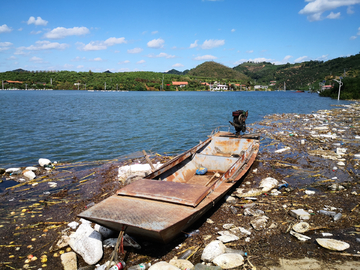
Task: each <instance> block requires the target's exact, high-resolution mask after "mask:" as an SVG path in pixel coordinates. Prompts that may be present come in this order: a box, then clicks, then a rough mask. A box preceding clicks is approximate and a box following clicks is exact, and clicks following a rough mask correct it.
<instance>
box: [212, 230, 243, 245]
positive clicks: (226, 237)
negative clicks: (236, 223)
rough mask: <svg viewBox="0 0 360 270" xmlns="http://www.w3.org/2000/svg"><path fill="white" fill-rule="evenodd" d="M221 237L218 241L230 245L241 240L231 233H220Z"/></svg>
mask: <svg viewBox="0 0 360 270" xmlns="http://www.w3.org/2000/svg"><path fill="white" fill-rule="evenodd" d="M218 233H219V234H220V235H221V236H218V237H217V239H218V240H220V241H221V242H223V243H228V242H232V241H237V240H239V239H240V238H239V237H238V236H236V235H235V234H232V233H230V232H229V231H220V232H218Z"/></svg>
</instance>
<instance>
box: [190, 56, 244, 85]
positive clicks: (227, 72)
mask: <svg viewBox="0 0 360 270" xmlns="http://www.w3.org/2000/svg"><path fill="white" fill-rule="evenodd" d="M188 75H189V76H196V77H198V78H206V79H208V80H214V79H215V80H218V81H223V82H225V81H229V80H231V81H232V82H234V81H236V82H242V83H245V81H249V77H248V76H246V75H244V74H243V73H241V72H238V71H237V70H234V69H232V68H229V67H226V66H224V65H222V64H219V63H216V62H213V61H209V62H204V63H202V64H200V65H198V66H197V67H196V68H193V69H191V70H190V71H189V73H188ZM206 79H205V80H206Z"/></svg>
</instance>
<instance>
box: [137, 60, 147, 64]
mask: <svg viewBox="0 0 360 270" xmlns="http://www.w3.org/2000/svg"><path fill="white" fill-rule="evenodd" d="M145 62H146V61H145V60H140V61H137V62H136V64H144V63H145Z"/></svg>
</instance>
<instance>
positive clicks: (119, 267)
mask: <svg viewBox="0 0 360 270" xmlns="http://www.w3.org/2000/svg"><path fill="white" fill-rule="evenodd" d="M125 266H126V263H125V262H123V261H121V262H118V263H117V264H116V265H114V266H112V267H111V268H110V269H109V270H122V269H124V268H125Z"/></svg>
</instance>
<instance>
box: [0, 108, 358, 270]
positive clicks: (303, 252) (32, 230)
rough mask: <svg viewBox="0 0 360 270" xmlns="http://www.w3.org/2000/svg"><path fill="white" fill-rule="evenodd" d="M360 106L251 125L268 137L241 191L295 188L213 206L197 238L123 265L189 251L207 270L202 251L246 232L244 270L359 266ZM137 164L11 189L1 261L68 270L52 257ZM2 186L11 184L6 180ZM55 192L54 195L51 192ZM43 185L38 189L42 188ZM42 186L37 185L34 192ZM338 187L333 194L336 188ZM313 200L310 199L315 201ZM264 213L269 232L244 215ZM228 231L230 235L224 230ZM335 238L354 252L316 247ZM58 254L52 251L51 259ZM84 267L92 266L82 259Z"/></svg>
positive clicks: (69, 168) (64, 174) (80, 169)
mask: <svg viewBox="0 0 360 270" xmlns="http://www.w3.org/2000/svg"><path fill="white" fill-rule="evenodd" d="M359 115H360V106H359V105H358V104H353V105H351V106H342V107H337V108H334V109H333V110H331V111H318V112H316V113H314V114H309V115H296V114H286V115H271V116H268V117H266V118H265V119H264V120H263V121H261V122H259V123H256V124H253V125H250V126H249V129H250V131H251V132H260V133H261V134H262V140H261V148H260V152H259V155H258V157H257V160H256V162H255V163H254V164H253V166H252V167H251V169H250V170H249V172H248V173H247V174H246V176H245V177H244V178H243V179H242V183H239V186H238V187H237V188H255V187H258V185H259V183H260V181H261V180H262V179H264V178H266V177H273V178H275V179H277V180H279V182H281V183H283V181H286V183H288V187H283V188H281V189H279V192H281V193H279V194H277V195H274V194H275V193H271V192H268V193H266V194H262V195H259V196H256V199H254V198H253V199H252V200H248V199H245V198H241V197H238V196H237V192H236V189H234V190H232V191H231V192H230V193H229V195H233V196H232V197H233V198H234V200H232V201H231V202H230V201H228V202H226V201H222V202H221V203H219V204H217V205H215V206H214V208H213V209H212V210H211V211H210V212H208V213H207V214H206V215H205V216H204V217H203V218H202V219H201V220H200V221H199V222H197V223H196V224H195V225H194V226H193V228H191V229H190V230H189V231H191V230H199V233H198V234H194V235H193V236H192V237H186V234H184V235H182V236H180V237H179V238H177V239H176V240H174V241H173V242H171V243H169V244H167V245H163V244H155V243H146V242H142V241H141V239H136V240H137V241H138V242H139V244H140V245H141V246H142V249H141V250H135V249H133V248H126V247H125V252H124V253H123V254H120V257H119V259H122V260H124V261H126V262H127V264H128V266H131V265H134V264H138V263H142V262H151V263H152V264H154V263H156V262H158V261H167V262H168V261H169V260H170V259H172V258H174V257H175V256H179V255H180V254H181V253H183V252H184V251H185V250H186V249H189V248H190V249H192V250H195V249H197V252H195V253H194V254H193V255H192V256H191V257H190V258H189V261H191V262H192V263H193V264H194V265H195V264H196V263H198V262H201V259H200V258H201V254H202V251H203V249H204V247H205V246H206V245H207V244H209V243H210V242H211V241H212V240H215V239H217V237H218V236H219V234H218V232H219V231H222V230H224V225H229V224H233V225H232V226H234V227H244V228H245V229H247V230H249V231H250V232H251V234H250V235H246V236H241V235H239V238H240V239H239V240H237V241H232V242H229V243H227V244H226V246H228V247H231V248H233V249H237V250H243V251H245V252H246V253H247V255H248V256H247V257H246V260H245V264H244V266H242V269H251V265H253V266H255V267H256V269H275V268H276V267H280V262H281V261H279V259H280V258H282V259H303V258H309V259H310V260H311V259H317V260H320V261H321V262H327V263H328V262H330V263H338V261H340V262H357V261H359V257H358V256H359V253H358V252H360V247H359V242H358V240H357V239H358V238H359V233H360V215H359V211H360V206H359V203H360V201H359V194H360V176H359V162H360V160H359V159H358V158H357V156H356V155H358V154H360V147H359V145H360V144H359V142H360V139H359V136H360V121H359ZM152 159H153V162H154V163H155V162H157V161H161V162H164V161H166V160H167V159H168V157H163V156H160V155H152ZM133 162H141V163H145V162H146V161H145V160H144V159H143V158H132V159H125V160H111V161H104V162H99V163H77V164H58V165H56V166H55V169H53V170H51V171H42V172H41V175H39V176H38V177H37V178H36V179H34V180H32V181H31V182H25V183H21V184H20V185H18V186H13V187H11V188H8V189H7V190H6V191H5V192H3V193H2V194H1V196H0V203H1V205H2V208H1V210H0V214H1V218H0V239H1V245H0V251H1V255H0V257H1V260H0V261H1V263H0V266H1V268H4V269H7V268H9V269H21V268H23V269H24V268H31V269H32V268H33V269H39V268H42V269H62V267H63V266H62V264H61V260H60V255H61V254H62V253H66V252H69V251H71V248H69V247H68V246H66V247H64V248H61V249H59V250H56V251H52V252H51V251H50V248H51V247H53V246H54V244H55V243H56V242H57V240H58V238H59V237H60V235H61V232H62V231H63V230H64V229H67V228H68V226H67V224H68V223H70V222H72V221H78V220H79V219H78V218H77V217H76V215H77V214H79V213H80V212H82V211H83V210H84V209H86V208H87V207H91V205H92V204H93V203H97V202H99V201H101V200H103V199H105V198H107V197H108V196H110V195H112V194H114V193H115V191H116V190H117V189H119V188H120V187H121V184H120V183H119V181H118V179H117V173H118V168H119V166H123V165H125V164H130V163H133ZM3 179H4V181H7V180H5V178H3ZM51 182H55V183H56V186H55V185H50V184H49V183H51ZM36 183H37V184H36ZM34 184H36V185H34ZM334 184H335V185H334ZM309 191H310V192H309ZM247 204H253V207H252V209H254V210H261V211H263V212H264V214H265V216H267V217H268V220H267V222H266V224H265V226H264V229H262V230H255V229H254V228H253V227H252V226H251V225H250V223H251V221H252V220H253V219H254V216H250V215H245V208H246V207H245V205H247ZM324 208H329V209H330V210H334V211H336V212H339V213H341V215H342V216H341V218H340V219H339V220H337V221H334V219H333V217H331V216H326V215H321V214H319V213H318V211H319V210H322V209H324ZM296 209H303V210H305V211H307V212H308V213H309V214H310V219H309V220H307V222H308V223H309V226H310V228H309V230H308V231H307V232H306V233H304V235H306V236H308V237H310V240H308V241H304V242H302V241H300V240H298V239H297V238H296V237H294V236H293V235H291V234H290V233H289V232H290V230H291V227H292V225H294V224H296V223H297V222H298V220H297V219H296V218H295V217H293V216H291V215H290V214H289V213H290V211H291V210H296ZM226 227H228V226H226ZM323 233H329V234H331V235H332V236H331V237H329V238H334V239H338V240H342V241H345V242H346V243H348V244H349V245H350V248H349V249H347V250H345V251H343V252H336V251H330V250H327V249H324V248H322V247H320V246H319V245H318V244H317V243H316V238H323V237H324V236H323ZM51 250H53V249H51ZM111 252H112V249H111V248H110V249H105V250H104V256H103V258H102V259H101V261H100V262H99V263H100V264H103V263H105V262H106V261H108V260H110V257H111ZM77 265H78V267H84V266H86V265H87V264H86V263H85V262H84V261H83V260H82V258H81V256H77Z"/></svg>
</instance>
